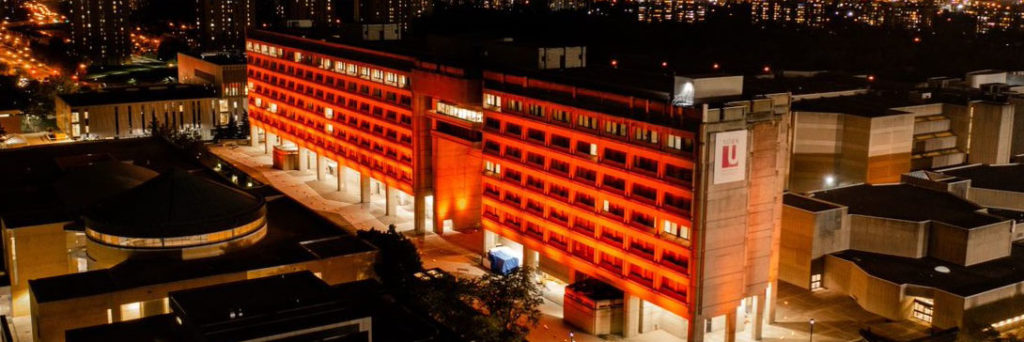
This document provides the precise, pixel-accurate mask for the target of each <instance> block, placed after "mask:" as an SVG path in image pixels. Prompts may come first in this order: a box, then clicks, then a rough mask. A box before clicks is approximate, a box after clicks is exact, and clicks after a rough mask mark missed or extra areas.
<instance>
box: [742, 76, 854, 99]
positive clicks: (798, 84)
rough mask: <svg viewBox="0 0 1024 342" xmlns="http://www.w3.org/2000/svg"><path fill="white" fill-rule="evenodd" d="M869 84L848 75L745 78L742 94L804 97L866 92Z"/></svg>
mask: <svg viewBox="0 0 1024 342" xmlns="http://www.w3.org/2000/svg"><path fill="white" fill-rule="evenodd" d="M868 85H869V82H868V81H867V80H865V79H864V78H859V77H853V76H849V75H841V74H831V73H815V74H814V75H811V76H776V77H747V78H745V79H744V82H743V90H744V92H746V93H748V94H752V95H763V94H776V93H791V94H793V95H806V94H817V93H831V92H839V91H849V90H866V89H867V88H868Z"/></svg>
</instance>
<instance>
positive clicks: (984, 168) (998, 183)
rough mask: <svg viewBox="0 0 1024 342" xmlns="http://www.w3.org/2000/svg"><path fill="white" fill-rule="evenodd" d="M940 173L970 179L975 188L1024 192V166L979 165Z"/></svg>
mask: <svg viewBox="0 0 1024 342" xmlns="http://www.w3.org/2000/svg"><path fill="white" fill-rule="evenodd" d="M939 172H942V173H945V174H947V175H951V176H956V177H959V178H963V179H970V180H971V187H975V188H983V189H992V190H1002V191H1013V192H1024V164H1003V165H985V164H977V165H970V166H965V167H958V168H952V169H945V170H939Z"/></svg>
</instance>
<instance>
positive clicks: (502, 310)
mask: <svg viewBox="0 0 1024 342" xmlns="http://www.w3.org/2000/svg"><path fill="white" fill-rule="evenodd" d="M533 273H534V272H533V270H532V269H530V268H529V267H520V268H518V269H516V270H515V271H512V273H509V274H508V275H500V274H494V273H487V274H485V275H483V276H481V277H480V278H477V279H475V280H474V281H473V284H472V285H473V287H472V288H473V289H475V291H474V294H473V295H474V297H475V298H476V299H477V300H479V301H480V302H481V304H483V306H484V308H485V310H486V312H487V317H488V318H490V319H491V320H493V323H494V324H493V325H494V326H496V327H498V328H500V334H499V336H498V339H497V340H495V341H522V340H523V339H524V338H526V334H528V333H529V332H530V328H532V327H533V326H535V325H537V322H538V321H539V320H540V314H541V312H540V309H538V307H540V305H541V304H543V303H544V300H543V299H542V298H541V296H542V295H543V293H542V292H541V289H540V286H538V285H537V282H536V281H535V280H534V279H533V276H532V275H533Z"/></svg>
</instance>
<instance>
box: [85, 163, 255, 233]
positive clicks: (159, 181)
mask: <svg viewBox="0 0 1024 342" xmlns="http://www.w3.org/2000/svg"><path fill="white" fill-rule="evenodd" d="M265 212H266V206H265V201H264V199H263V198H262V197H257V196H254V195H252V194H249V193H247V192H244V191H241V190H238V189H234V188H232V187H230V186H227V185H224V184H221V183H217V182H215V181H213V180H210V179H207V178H204V177H200V176H196V175H192V174H190V173H188V172H185V171H182V170H180V169H174V170H171V171H169V172H167V173H164V174H162V175H160V176H157V177H156V178H153V179H151V180H149V181H147V182H145V183H143V184H141V185H139V186H136V187H134V188H132V189H131V190H128V191H125V192H123V193H121V194H119V195H116V196H114V197H111V198H110V199H107V200H104V201H102V202H99V203H97V204H96V205H94V206H92V207H90V208H89V209H88V210H87V211H86V212H85V215H84V219H85V224H86V227H87V228H88V229H90V230H92V231H95V232H98V233H101V234H106V235H111V236H118V237H131V238H170V237H183V236H195V235H201V234H208V233H214V232H219V231H225V230H230V229H233V228H236V227H238V226H242V225H245V224H248V223H251V222H253V221H256V220H259V219H261V218H262V217H263V216H264V215H265Z"/></svg>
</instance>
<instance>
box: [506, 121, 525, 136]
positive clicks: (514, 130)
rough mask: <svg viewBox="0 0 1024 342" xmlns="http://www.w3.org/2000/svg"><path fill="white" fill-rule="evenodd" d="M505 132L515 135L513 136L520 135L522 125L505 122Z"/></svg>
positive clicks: (521, 133)
mask: <svg viewBox="0 0 1024 342" xmlns="http://www.w3.org/2000/svg"><path fill="white" fill-rule="evenodd" d="M505 133H508V134H511V135H515V136H522V135H523V127H522V126H519V125H516V124H511V123H508V124H505Z"/></svg>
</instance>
